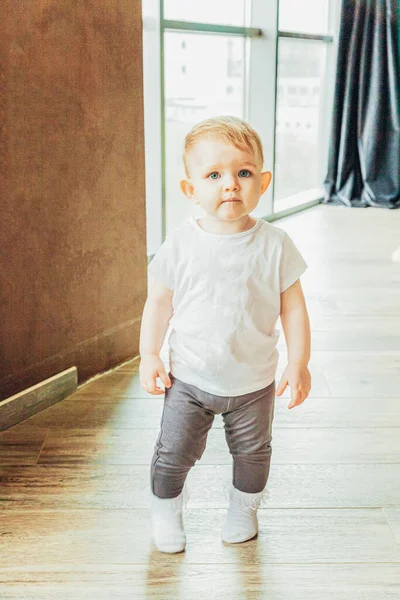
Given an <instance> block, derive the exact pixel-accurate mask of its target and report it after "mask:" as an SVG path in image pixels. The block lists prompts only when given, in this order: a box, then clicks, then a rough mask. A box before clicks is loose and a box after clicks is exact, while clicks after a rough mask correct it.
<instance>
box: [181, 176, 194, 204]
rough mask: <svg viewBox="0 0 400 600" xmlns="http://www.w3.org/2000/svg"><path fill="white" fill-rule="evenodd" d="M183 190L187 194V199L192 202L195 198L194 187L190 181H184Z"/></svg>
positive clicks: (182, 182)
mask: <svg viewBox="0 0 400 600" xmlns="http://www.w3.org/2000/svg"><path fill="white" fill-rule="evenodd" d="M180 186H181V190H182V192H183V193H184V194H185V196H186V198H189V199H190V200H192V198H193V196H194V187H193V185H192V184H191V183H190V181H186V179H182V180H181V182H180Z"/></svg>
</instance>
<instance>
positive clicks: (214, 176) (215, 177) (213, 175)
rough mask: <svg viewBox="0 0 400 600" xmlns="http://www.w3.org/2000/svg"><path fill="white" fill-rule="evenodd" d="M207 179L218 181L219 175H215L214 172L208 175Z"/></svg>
mask: <svg viewBox="0 0 400 600" xmlns="http://www.w3.org/2000/svg"><path fill="white" fill-rule="evenodd" d="M209 178H210V179H218V178H219V173H217V172H216V171H214V172H213V173H210V174H209Z"/></svg>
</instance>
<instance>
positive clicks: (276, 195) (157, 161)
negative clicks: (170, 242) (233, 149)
mask: <svg viewBox="0 0 400 600" xmlns="http://www.w3.org/2000/svg"><path fill="white" fill-rule="evenodd" d="M338 5H339V0H279V2H278V0H268V2H266V1H265V0H219V1H218V2H215V0H202V1H201V2H182V1H181V0H164V2H161V3H160V2H159V0H143V17H144V18H143V22H144V84H145V85H144V88H145V90H144V91H145V138H146V184H147V201H146V204H147V221H148V223H147V232H148V236H147V239H148V253H149V254H153V253H154V252H155V250H156V249H157V247H158V246H159V245H160V244H161V242H162V241H163V239H164V238H165V236H166V234H167V233H168V231H170V230H171V229H172V228H174V227H175V226H177V225H178V224H179V223H180V222H182V220H184V219H186V218H187V217H188V216H189V215H192V214H202V212H201V209H199V208H198V207H197V206H195V205H194V204H192V203H191V202H190V201H189V200H187V199H186V198H185V197H184V196H183V194H182V192H181V191H180V188H179V181H180V179H181V178H182V177H183V176H184V172H183V164H182V150H183V141H184V137H185V135H186V133H187V132H188V131H189V130H190V128H191V127H192V126H193V125H194V124H195V123H197V122H199V121H201V120H202V119H205V118H207V117H209V116H215V115H220V114H230V115H236V116H239V117H243V118H245V119H246V120H248V121H249V122H250V123H251V124H252V125H253V126H254V127H255V128H256V129H257V131H258V132H259V134H260V136H261V140H262V142H263V146H264V154H265V165H264V166H265V169H268V170H271V171H272V172H273V185H272V186H271V187H270V189H269V190H268V191H267V193H266V194H265V195H264V196H263V197H262V199H261V200H260V203H259V205H258V207H257V208H256V210H255V211H254V213H253V214H255V215H257V216H262V217H265V218H275V217H276V216H279V214H287V212H288V211H293V210H295V209H298V208H299V207H302V206H304V205H305V204H310V203H312V202H314V203H316V202H318V201H319V200H320V198H321V196H322V184H323V178H324V170H325V169H326V157H327V148H328V134H329V125H330V115H331V103H332V95H333V80H334V67H335V58H334V50H335V40H336V37H337V36H336V35H335V30H336V28H337V25H336V24H337V23H338V14H337V13H338Z"/></svg>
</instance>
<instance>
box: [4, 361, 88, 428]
mask: <svg viewBox="0 0 400 600" xmlns="http://www.w3.org/2000/svg"><path fill="white" fill-rule="evenodd" d="M77 385H78V371H77V368H76V367H71V368H70V369H67V370H66V371H62V372H61V373H57V375H54V376H53V377H50V378H49V379H45V380H44V381H41V382H40V383H37V384H36V385H34V386H32V387H30V388H27V389H26V390H22V392H19V393H18V394H15V396H10V398H6V399H5V400H2V401H1V402H0V431H4V430H5V429H9V428H10V427H13V425H16V424H17V423H20V422H21V421H24V420H25V419H28V418H29V417H31V416H32V415H35V414H36V413H38V412H40V411H41V410H44V409H45V408H48V407H49V406H51V405H52V404H55V403H56V402H59V401H60V400H63V399H64V398H66V397H67V396H69V395H70V394H73V393H74V392H75V391H76V389H77Z"/></svg>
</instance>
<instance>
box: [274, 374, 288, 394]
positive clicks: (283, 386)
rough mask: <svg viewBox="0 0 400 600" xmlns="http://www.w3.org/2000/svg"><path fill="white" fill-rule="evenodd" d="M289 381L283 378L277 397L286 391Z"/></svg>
mask: <svg viewBox="0 0 400 600" xmlns="http://www.w3.org/2000/svg"><path fill="white" fill-rule="evenodd" d="M287 384H288V381H287V379H285V378H284V377H282V378H281V380H280V382H279V385H278V387H277V388H276V392H275V395H276V396H280V395H281V394H283V392H284V391H285V390H286V387H287Z"/></svg>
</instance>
